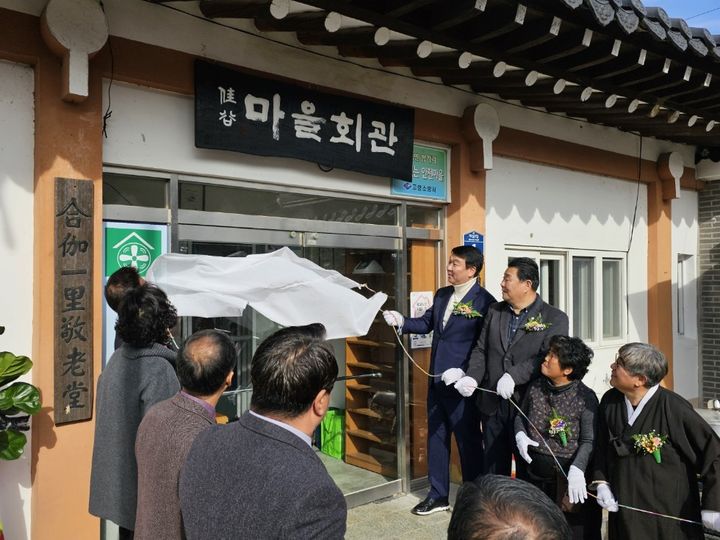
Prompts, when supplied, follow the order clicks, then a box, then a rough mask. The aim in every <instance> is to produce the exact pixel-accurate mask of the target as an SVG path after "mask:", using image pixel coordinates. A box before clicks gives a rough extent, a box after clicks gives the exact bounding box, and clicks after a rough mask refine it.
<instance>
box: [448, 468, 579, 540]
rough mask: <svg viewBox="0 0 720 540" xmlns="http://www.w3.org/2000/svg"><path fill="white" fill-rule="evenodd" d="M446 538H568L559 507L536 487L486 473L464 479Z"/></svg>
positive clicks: (492, 539) (455, 539) (567, 527)
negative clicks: (474, 477) (468, 480)
mask: <svg viewBox="0 0 720 540" xmlns="http://www.w3.org/2000/svg"><path fill="white" fill-rule="evenodd" d="M447 538H448V540H481V539H482V540H516V539H519V538H522V539H523V540H570V538H572V534H571V533H570V526H569V525H568V524H567V522H566V521H565V517H564V516H563V514H562V512H561V511H560V508H558V507H557V506H556V505H555V503H553V502H552V501H551V500H550V498H549V497H548V496H547V495H545V494H544V493H543V492H542V491H540V489H539V488H537V487H535V486H533V485H532V484H529V483H528V482H525V481H524V480H516V479H514V478H510V477H507V476H501V475H496V474H486V475H483V476H480V477H478V478H477V480H475V481H474V482H465V483H464V484H463V485H462V487H461V488H460V490H459V491H458V494H457V499H456V500H455V507H454V509H453V513H452V517H451V518H450V525H449V526H448V535H447Z"/></svg>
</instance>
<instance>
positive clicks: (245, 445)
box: [180, 324, 347, 540]
mask: <svg viewBox="0 0 720 540" xmlns="http://www.w3.org/2000/svg"><path fill="white" fill-rule="evenodd" d="M318 329H320V332H318ZM323 333H324V329H323V327H322V325H318V324H315V325H309V326H301V327H288V328H284V329H282V330H280V331H278V332H276V333H275V334H273V335H271V336H270V337H269V338H267V339H266V340H265V341H264V342H263V343H262V344H261V345H260V347H258V349H257V351H256V352H255V355H254V356H253V359H252V364H251V368H250V372H251V379H252V384H253V395H252V399H251V402H250V411H248V412H246V413H245V414H243V415H242V416H241V417H240V419H239V420H238V421H237V422H234V423H232V424H230V425H228V426H215V427H211V428H210V429H208V430H206V431H204V432H203V433H201V434H200V435H199V436H198V437H197V438H196V439H195V442H194V444H193V446H192V448H191V449H190V453H189V454H188V459H187V461H186V462H185V466H184V467H183V470H182V472H181V475H180V507H181V510H182V517H183V522H184V525H185V534H186V535H187V538H188V540H195V539H198V540H199V539H206V538H212V539H214V540H221V539H225V538H227V539H235V538H303V539H311V538H318V539H320V538H322V539H330V540H332V539H340V538H343V537H344V535H345V523H346V518H347V506H346V504H345V498H344V497H343V494H342V493H341V491H340V490H339V489H338V487H337V486H336V485H335V483H334V482H333V481H332V479H331V478H330V475H329V474H328V472H327V470H326V469H325V467H324V465H323V464H322V462H321V461H320V458H318V457H317V456H316V455H315V451H314V450H313V449H312V446H311V436H312V433H313V432H314V431H315V429H316V428H317V427H318V426H319V425H320V422H321V420H322V418H323V416H325V413H326V412H327V410H328V406H329V402H330V391H331V390H332V387H333V383H334V382H335V379H336V377H337V374H338V367H337V363H336V361H335V357H334V355H333V353H332V350H331V349H330V348H329V347H328V346H327V345H326V344H325V343H323V342H322V341H321V339H319V338H318V336H319V335H320V336H321V335H322V334H323Z"/></svg>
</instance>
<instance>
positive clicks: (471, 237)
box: [463, 231, 485, 253]
mask: <svg viewBox="0 0 720 540" xmlns="http://www.w3.org/2000/svg"><path fill="white" fill-rule="evenodd" d="M463 246H472V247H474V248H477V249H478V251H479V252H480V253H483V249H484V247H485V237H484V236H483V235H482V234H480V233H479V232H477V231H470V232H467V233H465V234H463Z"/></svg>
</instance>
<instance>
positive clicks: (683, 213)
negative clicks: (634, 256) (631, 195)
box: [672, 190, 703, 407]
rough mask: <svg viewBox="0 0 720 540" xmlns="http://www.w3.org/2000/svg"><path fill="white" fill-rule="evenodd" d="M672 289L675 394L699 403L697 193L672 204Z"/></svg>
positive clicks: (696, 403)
mask: <svg viewBox="0 0 720 540" xmlns="http://www.w3.org/2000/svg"><path fill="white" fill-rule="evenodd" d="M672 222H673V229H672V257H673V264H672V288H673V298H672V301H673V310H672V311H673V377H674V389H675V391H676V392H677V393H678V394H680V395H681V396H683V397H684V398H685V399H688V400H690V401H692V402H693V404H694V405H696V406H698V405H699V406H700V407H702V406H703V404H702V403H700V404H698V402H697V401H698V396H699V395H700V390H699V384H700V380H699V374H698V369H699V368H698V364H699V361H700V360H699V350H698V326H697V310H698V305H697V290H698V271H697V269H698V265H699V255H698V194H697V192H694V191H685V190H682V191H681V193H680V198H679V199H675V200H673V201H672ZM678 255H684V256H688V255H689V256H690V257H691V258H689V259H687V262H686V265H685V276H684V283H678ZM678 286H681V287H682V288H684V291H683V299H684V302H683V305H680V306H679V305H678V294H677V293H678ZM680 314H682V316H683V318H684V334H682V335H681V334H679V333H678V316H679V315H680Z"/></svg>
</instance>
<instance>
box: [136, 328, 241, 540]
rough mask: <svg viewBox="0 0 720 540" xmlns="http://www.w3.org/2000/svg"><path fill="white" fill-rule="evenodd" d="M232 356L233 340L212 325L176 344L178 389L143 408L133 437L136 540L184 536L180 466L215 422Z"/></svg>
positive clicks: (229, 375)
mask: <svg viewBox="0 0 720 540" xmlns="http://www.w3.org/2000/svg"><path fill="white" fill-rule="evenodd" d="M235 361H236V354H235V347H234V346H233V343H232V341H231V340H230V338H229V337H227V336H226V335H225V334H223V333H222V332H219V331H217V330H201V331H199V332H196V333H194V334H193V335H192V336H190V337H189V338H188V339H187V341H186V342H185V344H184V345H183V346H182V347H181V348H180V351H179V352H178V356H177V374H178V379H180V385H181V386H182V390H180V392H178V393H177V394H175V395H174V396H173V397H172V398H170V399H168V400H165V401H162V402H160V403H158V404H157V405H155V406H154V407H152V408H151V409H150V410H149V411H148V413H147V414H146V415H145V417H144V418H143V420H142V422H141V423H140V427H139V428H138V433H137V439H136V440H135V458H136V459H137V466H138V495H137V512H136V518H135V540H180V539H182V538H185V534H184V532H183V525H182V517H181V515H180V497H179V495H178V482H179V479H180V468H181V467H182V466H183V464H184V463H185V458H186V457H187V454H188V452H189V451H190V446H191V445H192V443H193V441H194V440H195V437H197V435H198V433H200V432H201V431H203V430H205V429H207V428H209V427H210V426H212V425H214V424H215V406H216V405H217V402H218V400H219V399H220V396H221V395H222V393H223V391H224V390H225V389H226V388H227V387H228V386H229V385H230V383H231V382H232V378H233V368H234V367H235Z"/></svg>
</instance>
